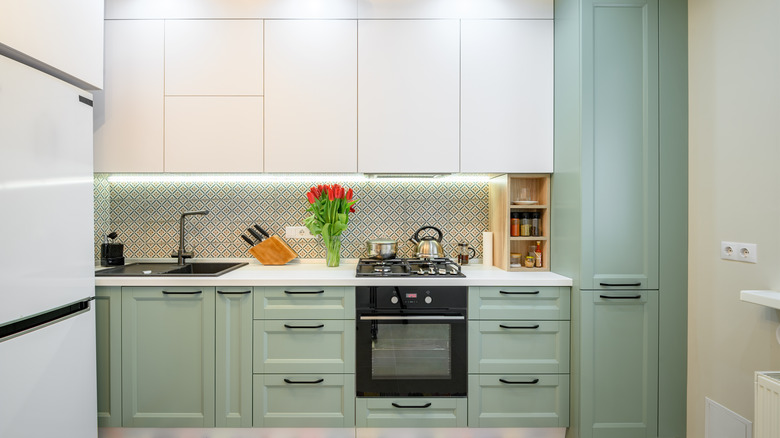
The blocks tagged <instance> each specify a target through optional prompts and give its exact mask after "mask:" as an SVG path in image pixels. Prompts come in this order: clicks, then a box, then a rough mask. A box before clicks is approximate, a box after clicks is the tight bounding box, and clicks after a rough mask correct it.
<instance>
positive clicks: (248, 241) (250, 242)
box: [241, 234, 255, 246]
mask: <svg viewBox="0 0 780 438" xmlns="http://www.w3.org/2000/svg"><path fill="white" fill-rule="evenodd" d="M241 238H242V239H244V241H245V242H246V243H248V244H249V246H255V242H252V239H250V238H248V237H246V236H245V235H243V234H242V235H241Z"/></svg>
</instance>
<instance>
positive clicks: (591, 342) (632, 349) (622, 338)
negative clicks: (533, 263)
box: [579, 291, 685, 438]
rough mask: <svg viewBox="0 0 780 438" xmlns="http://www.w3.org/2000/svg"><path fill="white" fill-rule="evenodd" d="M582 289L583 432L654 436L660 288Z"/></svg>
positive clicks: (587, 436)
mask: <svg viewBox="0 0 780 438" xmlns="http://www.w3.org/2000/svg"><path fill="white" fill-rule="evenodd" d="M580 293H581V294H582V308H581V313H582V314H581V323H582V324H581V332H580V336H581V339H580V344H581V352H582V353H581V355H582V357H581V364H580V371H581V388H580V391H581V395H580V403H579V404H580V411H581V419H580V421H581V428H580V437H581V438H648V437H656V436H657V421H658V291H581V292H580ZM680 335H681V336H685V334H684V333H682V334H680Z"/></svg>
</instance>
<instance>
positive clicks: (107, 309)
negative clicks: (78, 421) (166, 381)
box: [95, 287, 122, 427]
mask: <svg viewBox="0 0 780 438" xmlns="http://www.w3.org/2000/svg"><path fill="white" fill-rule="evenodd" d="M95 323H96V324H95V326H96V341H97V343H96V346H97V390H98V392H97V408H98V412H97V422H98V426H99V427H121V426H122V363H121V361H122V292H121V288H119V287H98V288H96V289H95Z"/></svg>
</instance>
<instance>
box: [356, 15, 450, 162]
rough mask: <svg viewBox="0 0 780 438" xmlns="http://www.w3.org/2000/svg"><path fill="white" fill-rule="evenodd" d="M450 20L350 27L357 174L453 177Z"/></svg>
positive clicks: (370, 22) (372, 22)
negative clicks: (354, 48) (354, 52)
mask: <svg viewBox="0 0 780 438" xmlns="http://www.w3.org/2000/svg"><path fill="white" fill-rule="evenodd" d="M459 67H460V25H459V21H458V20H364V21H360V22H359V23H358V171H359V172H371V173H373V172H377V173H384V172H391V173H396V172H403V173H405V172H423V173H446V172H457V171H458V170H459V166H460V157H459V132H458V131H459V117H460V111H459V98H460V94H459V91H460V74H459V71H460V68H459Z"/></svg>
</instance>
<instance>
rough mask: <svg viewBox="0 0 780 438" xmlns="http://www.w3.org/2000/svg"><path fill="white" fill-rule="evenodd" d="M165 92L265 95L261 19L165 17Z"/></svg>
mask: <svg viewBox="0 0 780 438" xmlns="http://www.w3.org/2000/svg"><path fill="white" fill-rule="evenodd" d="M165 94H166V95H168V96H171V95H222V96H227V95H255V96H259V95H262V94H263V22H262V21H261V20H167V21H166V22H165Z"/></svg>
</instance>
